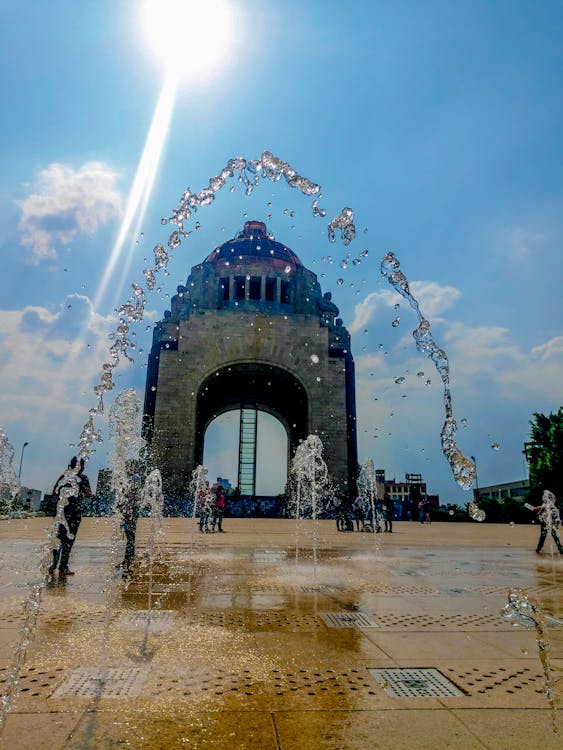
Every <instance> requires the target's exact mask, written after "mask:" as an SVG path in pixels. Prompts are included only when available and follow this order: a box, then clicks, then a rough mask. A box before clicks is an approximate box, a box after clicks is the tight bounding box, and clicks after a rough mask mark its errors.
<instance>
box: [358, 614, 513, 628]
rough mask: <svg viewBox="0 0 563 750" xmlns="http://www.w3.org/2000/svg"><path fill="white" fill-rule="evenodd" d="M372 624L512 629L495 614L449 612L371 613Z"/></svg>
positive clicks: (506, 621) (509, 624) (388, 626)
mask: <svg viewBox="0 0 563 750" xmlns="http://www.w3.org/2000/svg"><path fill="white" fill-rule="evenodd" d="M370 618H371V620H372V621H373V623H374V625H375V626H377V627H378V628H381V629H391V630H434V631H439V630H456V629H458V628H459V629H461V630H475V629H489V630H491V629H494V630H498V629H500V630H512V629H513V628H512V624H511V623H510V622H509V621H508V620H507V619H506V618H505V617H501V616H500V615H497V614H483V613H477V612H476V613H470V614H466V613H464V614H451V615H430V614H422V615H404V614H394V613H385V614H372V615H370Z"/></svg>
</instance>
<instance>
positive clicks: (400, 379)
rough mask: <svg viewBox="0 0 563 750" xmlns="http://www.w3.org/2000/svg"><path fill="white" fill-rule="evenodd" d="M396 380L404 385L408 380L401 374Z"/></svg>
mask: <svg viewBox="0 0 563 750" xmlns="http://www.w3.org/2000/svg"><path fill="white" fill-rule="evenodd" d="M394 381H395V383H396V384H397V385H402V384H403V383H404V382H405V381H406V378H404V377H403V376H402V375H401V376H400V377H398V378H394Z"/></svg>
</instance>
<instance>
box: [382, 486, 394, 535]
mask: <svg viewBox="0 0 563 750" xmlns="http://www.w3.org/2000/svg"><path fill="white" fill-rule="evenodd" d="M383 521H384V524H385V531H388V532H389V533H391V532H392V531H393V501H392V500H391V496H390V495H389V493H388V492H386V493H385V494H384V495H383Z"/></svg>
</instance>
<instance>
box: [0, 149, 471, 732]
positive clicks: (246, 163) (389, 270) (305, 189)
mask: <svg viewBox="0 0 563 750" xmlns="http://www.w3.org/2000/svg"><path fill="white" fill-rule="evenodd" d="M282 179H283V180H285V182H286V183H287V185H288V186H289V187H291V188H295V189H296V190H297V191H298V192H300V193H302V194H303V195H305V196H308V197H312V204H311V210H312V214H313V216H314V217H315V218H319V219H324V218H325V217H326V210H325V209H323V208H321V207H319V204H318V198H319V196H320V191H321V188H320V185H318V184H316V183H314V182H312V181H311V180H309V179H308V178H306V177H304V176H302V175H300V174H299V173H298V172H297V171H296V170H295V169H293V168H292V167H291V166H290V165H289V164H288V163H287V162H284V161H283V160H282V159H280V158H279V157H277V156H274V155H273V154H272V153H270V152H269V151H265V152H263V153H262V155H261V156H260V157H259V158H258V159H251V160H247V159H245V158H243V157H235V158H233V159H230V160H229V161H228V162H227V164H226V166H225V167H223V169H221V171H220V172H219V174H218V175H217V176H214V177H211V178H210V179H209V182H208V186H207V187H205V188H203V189H202V190H201V191H200V192H199V193H194V192H192V191H191V190H190V189H189V188H187V189H186V190H185V191H184V193H183V194H182V196H181V198H180V200H179V202H178V205H177V206H176V208H175V209H174V210H173V211H172V214H171V216H170V217H168V218H166V219H163V220H162V223H163V224H172V225H174V226H175V227H176V228H175V229H174V230H173V231H172V232H171V234H170V235H169V237H168V240H167V243H166V245H167V246H166V247H164V245H162V244H160V243H159V244H157V245H155V247H154V265H153V266H152V267H151V268H148V269H145V270H144V272H143V273H144V284H143V283H136V282H133V283H132V284H131V289H132V293H131V295H130V297H129V298H128V299H127V300H126V301H125V302H124V303H123V304H122V305H120V306H119V307H118V308H117V314H118V319H119V323H118V326H117V328H116V330H115V331H114V332H113V333H112V334H111V339H112V344H111V346H110V348H109V357H108V360H107V361H106V362H104V363H103V365H102V374H101V378H100V382H99V383H97V384H96V385H95V386H94V394H95V397H96V404H95V406H93V407H92V408H90V409H89V412H88V418H87V420H86V422H85V423H84V425H83V427H82V430H81V433H80V437H79V440H78V444H77V458H78V463H77V467H76V468H74V469H68V470H67V471H66V472H65V484H67V489H65V491H64V492H61V496H60V499H59V503H58V507H57V515H56V518H55V522H54V524H53V527H52V530H51V531H50V532H49V535H48V544H47V545H46V547H45V549H44V554H43V561H42V576H43V583H42V584H40V585H38V586H37V587H36V588H34V590H33V593H32V596H31V597H30V598H29V599H28V602H27V604H26V612H27V614H26V622H25V626H24V630H23V631H22V638H21V642H20V645H19V646H18V649H17V651H16V661H15V663H14V667H13V670H12V672H13V675H14V679H13V680H12V681H11V682H10V681H8V687H7V693H6V696H5V697H4V698H3V701H2V712H1V714H0V730H1V727H2V726H3V724H4V721H5V716H6V712H7V711H8V710H10V708H11V707H12V706H13V703H14V701H15V699H16V697H17V674H18V673H19V670H20V668H21V666H22V665H23V662H24V660H25V651H26V648H27V644H28V643H29V642H31V640H32V639H33V635H34V630H35V620H36V617H37V613H38V611H39V607H40V602H41V595H42V590H43V587H44V586H45V583H46V581H47V571H48V567H49V562H50V555H51V549H52V547H53V545H54V543H55V542H56V539H55V534H56V529H57V528H58V524H59V523H64V506H65V504H66V503H67V502H68V497H72V496H74V495H76V494H77V493H78V485H79V480H78V478H77V473H78V468H79V466H80V459H85V460H86V459H88V457H89V456H90V455H91V454H92V452H93V451H94V444H95V443H97V442H100V441H101V434H100V431H99V430H98V429H96V427H95V425H94V419H95V418H96V417H100V416H101V415H102V414H103V412H104V395H105V394H107V393H109V392H110V391H112V390H113V389H114V387H115V382H114V379H113V374H114V371H115V369H116V368H117V367H118V365H119V364H120V363H121V362H122V361H123V360H125V361H129V362H131V361H133V356H132V353H133V351H134V350H135V348H136V346H135V343H134V341H133V340H132V338H133V337H132V336H131V334H130V331H131V327H132V326H133V325H135V324H138V323H139V322H140V321H142V320H143V318H144V313H145V306H146V292H151V291H152V290H153V289H154V288H155V285H156V276H157V274H159V273H165V274H166V273H167V266H168V263H169V260H170V257H171V253H172V252H173V251H174V250H176V249H177V248H178V246H179V245H180V244H181V241H182V239H183V238H185V237H187V236H189V234H190V233H191V232H190V230H189V229H188V228H187V222H189V221H190V219H192V217H193V216H194V214H195V213H196V212H197V210H198V209H199V208H203V207H205V206H208V205H210V204H211V203H212V202H213V201H214V200H215V196H216V193H217V192H218V191H219V190H221V189H222V188H224V187H225V186H226V184H227V183H228V182H229V181H232V180H234V181H236V182H238V183H240V184H242V185H243V186H244V189H245V192H246V194H247V195H250V194H251V193H252V192H253V190H254V188H255V187H256V186H257V185H258V184H259V183H260V180H268V181H271V182H274V183H276V182H279V181H280V180H282ZM233 189H234V186H232V187H231V190H233ZM337 233H339V234H340V239H341V241H342V242H343V244H344V245H345V246H347V245H349V244H350V243H351V242H352V241H353V240H354V238H355V236H356V229H355V225H354V213H353V211H352V209H350V208H344V209H342V211H341V212H340V213H339V214H338V215H337V216H335V217H334V218H333V219H331V220H330V221H328V223H327V237H328V240H329V241H330V242H335V241H336V237H337ZM364 252H365V251H364ZM381 272H382V274H384V275H387V276H388V281H389V283H391V284H392V286H393V287H394V288H395V289H396V290H397V291H398V292H399V294H401V295H402V296H403V297H405V298H406V299H407V300H408V301H409V304H410V305H411V307H412V308H413V309H414V310H415V312H417V314H418V316H419V326H418V327H417V329H416V330H415V331H414V332H413V336H414V338H415V342H416V346H417V348H418V349H419V351H421V352H422V353H425V354H427V355H428V356H429V357H430V358H431V359H432V361H433V362H434V364H435V366H436V368H437V370H438V372H439V373H440V376H441V378H442V382H443V385H444V405H445V410H446V421H445V423H444V426H443V428H442V432H441V443H442V451H443V454H444V456H445V457H446V459H447V460H448V462H449V464H450V466H451V468H452V471H453V475H454V478H455V480H456V481H457V482H458V483H459V484H460V485H461V486H462V487H464V488H465V489H468V488H469V487H470V486H471V483H472V481H473V479H474V476H475V466H474V464H473V463H472V462H471V461H470V460H469V459H468V458H467V457H465V456H464V455H463V454H462V453H461V451H460V450H459V448H458V446H457V445H456V443H455V440H454V438H455V434H456V429H457V427H456V421H455V419H454V416H453V411H452V403H451V393H450V386H449V365H448V359H447V356H446V354H445V352H444V351H443V350H442V349H440V348H439V347H438V346H437V345H436V344H435V342H434V340H433V338H432V335H431V333H430V323H429V322H428V321H427V320H426V319H424V318H423V316H422V314H421V313H420V309H419V306H418V303H417V302H416V300H415V299H414V297H413V296H412V294H411V293H410V291H409V286H408V282H407V279H406V277H405V276H404V275H403V274H402V272H401V271H399V262H398V261H397V259H396V258H395V256H394V255H393V254H392V253H387V255H385V257H384V258H383V260H382V262H381ZM127 408H129V407H127ZM0 437H1V442H0V461H1V463H0V472H1V474H0V486H1V485H8V487H10V493H11V495H12V497H13V496H15V493H14V492H13V488H14V487H15V485H14V480H13V467H12V468H11V469H10V466H12V462H11V460H12V458H13V450H12V452H11V456H10V460H9V461H7V463H6V461H5V460H4V457H5V456H7V455H8V453H7V452H6V451H7V445H9V444H8V443H7V439H6V438H5V435H4V433H2V432H0ZM316 440H318V438H315V436H309V438H307V440H306V441H305V442H304V443H303V446H304V447H303V455H302V454H301V453H299V451H298V452H297V453H296V457H295V459H294V461H296V462H297V463H295V471H296V472H297V474H298V476H299V482H298V487H299V498H300V499H299V503H302V502H303V498H305V497H308V498H309V501H310V503H311V509H312V511H311V512H312V513H313V517H314V518H316V515H315V514H316V512H317V503H318V498H319V495H320V493H321V492H322V491H323V489H322V486H323V483H324V482H325V481H326V476H323V475H322V471H320V468H322V465H321V462H322V459H320V461H319V458H320V451H321V450H322V446H321V447H320V448H319V446H318V445H317V443H316ZM319 443H320V441H319ZM115 461H116V465H115V467H114V468H115V469H116V472H117V474H116V477H118V478H119V477H120V476H121V475H122V474H123V469H122V466H121V464H120V462H121V463H122V457H121V456H119V455H118V454H117V452H116V459H115ZM323 463H324V462H323ZM325 468H326V467H325ZM306 471H310V472H311V471H312V472H313V473H312V474H311V473H309V474H308V476H307V477H306V476H305V472H306ZM317 472H319V473H318V475H317ZM151 476H153V475H151ZM311 476H314V477H315V479H314V481H313V482H312V484H311V485H310V486H309V487H308V488H307V489H305V488H304V482H310V479H309V477H311ZM121 478H122V479H124V476H122V477H121ZM120 481H121V480H120ZM119 487H122V488H123V491H125V484H123V483H122V484H120V485H115V489H116V492H118V493H119V492H121V489H119ZM16 493H17V490H16ZM147 493H148V495H147V497H149V496H150V497H149V499H150V500H151V502H152V501H153V500H154V501H155V502H156V503H157V504H158V502H157V499H158V498H159V497H160V496H161V491H159V488H158V480H157V478H156V475H154V476H153V478H152V479H151V485H150V487H149V488H147ZM299 512H300V513H302V512H303V510H302V508H301V510H300V511H299ZM314 533H315V532H314ZM314 548H315V570H316V539H315V540H314ZM149 598H150V594H149ZM149 608H150V603H149Z"/></svg>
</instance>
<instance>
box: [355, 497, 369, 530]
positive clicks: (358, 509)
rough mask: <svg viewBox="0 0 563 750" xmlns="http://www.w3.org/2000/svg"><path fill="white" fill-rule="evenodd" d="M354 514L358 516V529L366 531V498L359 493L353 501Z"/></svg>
mask: <svg viewBox="0 0 563 750" xmlns="http://www.w3.org/2000/svg"><path fill="white" fill-rule="evenodd" d="M353 511H354V516H355V517H356V529H357V531H364V527H365V522H366V509H365V503H364V498H363V497H361V496H360V495H358V496H357V497H356V499H355V500H354V503H353Z"/></svg>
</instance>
